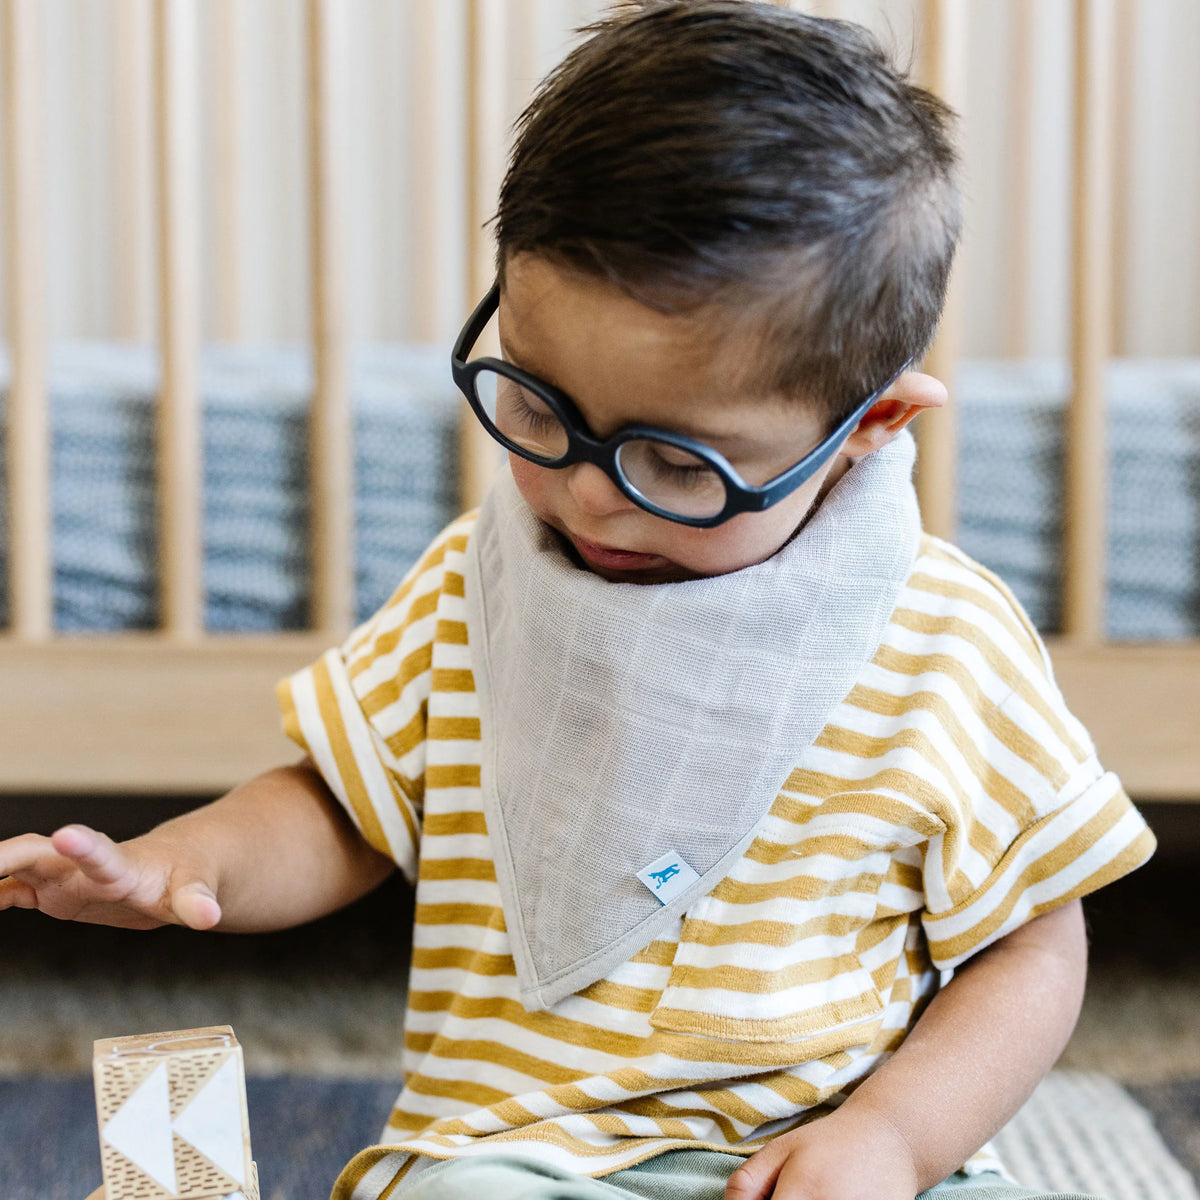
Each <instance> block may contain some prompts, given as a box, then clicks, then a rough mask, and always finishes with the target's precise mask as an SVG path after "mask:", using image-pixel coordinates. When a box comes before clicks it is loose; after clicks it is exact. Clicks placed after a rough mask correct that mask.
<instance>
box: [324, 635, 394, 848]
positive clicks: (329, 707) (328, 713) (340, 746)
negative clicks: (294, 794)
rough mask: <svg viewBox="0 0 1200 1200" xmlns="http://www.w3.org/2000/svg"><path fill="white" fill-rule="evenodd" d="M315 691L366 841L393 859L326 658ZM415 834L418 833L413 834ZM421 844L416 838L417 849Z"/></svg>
mask: <svg viewBox="0 0 1200 1200" xmlns="http://www.w3.org/2000/svg"><path fill="white" fill-rule="evenodd" d="M312 679H313V687H314V690H315V691H316V695H317V708H318V711H319V712H320V716H321V725H322V726H323V728H324V729H325V732H326V734H327V735H328V737H329V748H330V750H331V752H332V753H333V759H334V763H335V764H336V766H337V773H338V778H339V779H340V780H341V781H342V789H343V791H344V792H345V794H346V799H347V800H348V801H349V803H350V806H351V807H352V808H353V809H354V815H355V816H356V817H357V818H358V822H359V826H360V827H361V829H362V832H363V837H365V838H366V839H367V841H368V842H369V843H370V844H371V845H372V846H374V847H375V849H376V850H378V851H379V852H380V853H381V854H386V855H387V856H388V857H389V858H390V857H391V854H392V848H391V846H390V845H389V844H388V840H387V835H386V834H385V833H384V831H383V825H382V823H381V822H380V820H379V817H378V816H377V815H376V812H375V807H374V805H373V804H372V803H371V797H370V795H369V794H368V792H367V787H366V784H365V783H364V782H363V778H362V775H361V774H360V773H359V769H358V763H357V762H356V761H355V758H354V751H353V750H352V749H351V746H350V741H349V738H348V737H347V736H346V727H345V724H344V723H343V721H342V713H341V708H340V706H339V705H338V700H337V694H336V693H335V691H334V688H333V680H332V678H331V677H330V674H329V664H328V662H327V661H326V660H325V659H324V658H320V659H318V660H317V661H316V662H315V663H314V664H313V666H312ZM413 832H414V833H415V831H413ZM416 844H417V842H416V839H415V837H414V841H413V845H414V846H415V845H416Z"/></svg>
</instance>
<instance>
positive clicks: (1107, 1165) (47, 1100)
mask: <svg viewBox="0 0 1200 1200" xmlns="http://www.w3.org/2000/svg"><path fill="white" fill-rule="evenodd" d="M1189 1087H1190V1095H1191V1097H1192V1099H1193V1101H1197V1100H1200V1080H1198V1081H1194V1082H1193V1083H1192V1084H1190V1085H1189ZM395 1090H396V1085H395V1083H393V1082H388V1081H384V1080H331V1079H322V1078H317V1077H313V1076H296V1075H292V1076H280V1077H277V1078H269V1079H264V1078H256V1077H253V1076H251V1077H250V1079H249V1080H248V1083H247V1091H248V1100H249V1109H250V1134H251V1142H252V1146H253V1153H254V1157H255V1159H256V1161H257V1163H258V1171H259V1179H260V1181H261V1185H262V1200H327V1197H328V1195H329V1188H330V1185H331V1184H332V1182H333V1180H334V1178H335V1177H336V1176H337V1173H338V1171H339V1170H340V1169H341V1167H342V1165H343V1164H344V1163H345V1162H346V1161H347V1159H348V1158H349V1157H350V1156H351V1155H352V1154H353V1153H354V1152H355V1151H356V1150H358V1149H359V1148H360V1147H361V1146H363V1145H364V1144H366V1143H367V1142H369V1141H371V1140H373V1138H374V1134H375V1131H376V1130H378V1129H379V1127H380V1126H381V1125H382V1123H383V1120H384V1118H385V1116H386V1114H387V1111H388V1107H389V1106H390V1104H391V1101H392V1098H393V1096H394V1094H395ZM1197 1116H1200V1114H1197V1113H1195V1112H1193V1113H1192V1124H1195V1121H1196V1118H1197ZM997 1142H998V1144H999V1147H1000V1150H1001V1153H1002V1154H1003V1155H1004V1157H1005V1160H1006V1162H1007V1163H1008V1166H1009V1168H1010V1169H1011V1170H1012V1172H1013V1173H1014V1174H1015V1175H1016V1176H1017V1178H1018V1179H1020V1180H1021V1182H1023V1183H1026V1184H1028V1185H1030V1186H1034V1187H1041V1188H1046V1189H1051V1188H1057V1189H1060V1190H1070V1191H1086V1192H1090V1193H1093V1194H1095V1195H1097V1196H1102V1197H1105V1198H1106V1200H1200V1193H1198V1192H1197V1190H1196V1183H1195V1180H1194V1179H1193V1177H1192V1176H1191V1175H1190V1174H1189V1173H1188V1171H1187V1170H1186V1169H1185V1167H1184V1166H1183V1165H1182V1164H1181V1163H1180V1162H1179V1161H1178V1160H1177V1159H1176V1158H1175V1157H1174V1156H1173V1155H1172V1149H1175V1150H1176V1152H1177V1153H1178V1152H1179V1150H1180V1149H1181V1148H1180V1147H1170V1146H1169V1145H1168V1144H1167V1142H1166V1141H1164V1139H1163V1137H1162V1136H1161V1135H1160V1133H1159V1132H1158V1129H1157V1128H1156V1125H1155V1120H1154V1118H1153V1117H1152V1115H1151V1113H1150V1112H1149V1111H1148V1110H1147V1109H1146V1108H1144V1107H1142V1106H1141V1105H1140V1104H1138V1103H1137V1101H1136V1100H1134V1098H1133V1097H1132V1096H1131V1095H1130V1094H1129V1092H1127V1091H1126V1090H1125V1089H1123V1088H1122V1087H1120V1086H1119V1085H1118V1084H1116V1083H1114V1082H1113V1081H1112V1080H1110V1079H1107V1078H1106V1077H1104V1076H1101V1075H1095V1074H1092V1073H1088V1072H1073V1071H1057V1072H1054V1073H1053V1074H1051V1075H1050V1077H1049V1078H1048V1079H1047V1080H1046V1081H1045V1082H1044V1083H1043V1084H1042V1085H1041V1087H1039V1088H1038V1090H1037V1092H1035V1093H1034V1095H1033V1097H1032V1098H1031V1099H1030V1101H1029V1103H1028V1104H1027V1105H1026V1106H1025V1108H1024V1109H1022V1111H1021V1112H1020V1113H1019V1114H1018V1115H1017V1117H1016V1118H1015V1119H1014V1120H1013V1122H1012V1123H1011V1124H1010V1125H1009V1127H1008V1128H1007V1129H1006V1130H1005V1131H1004V1132H1003V1133H1002V1134H1001V1135H1000V1137H999V1138H998V1139H997ZM0 1180H3V1193H2V1194H3V1196H4V1200H83V1198H84V1197H85V1196H87V1195H88V1194H89V1193H90V1192H91V1190H92V1188H93V1187H95V1186H96V1185H97V1184H98V1183H99V1181H100V1154H99V1150H98V1143H97V1136H96V1116H95V1105H94V1100H93V1094H92V1084H91V1079H90V1078H89V1077H87V1076H68V1077H39V1076H24V1077H17V1078H13V1079H7V1080H0Z"/></svg>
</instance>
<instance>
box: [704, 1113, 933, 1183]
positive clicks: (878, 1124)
mask: <svg viewBox="0 0 1200 1200" xmlns="http://www.w3.org/2000/svg"><path fill="white" fill-rule="evenodd" d="M918 1190H919V1189H918V1187H917V1170H916V1166H915V1164H914V1163H913V1158H912V1151H911V1150H910V1148H909V1146H908V1143H907V1142H906V1141H905V1140H904V1138H903V1137H902V1136H901V1135H900V1132H899V1130H897V1129H896V1128H895V1126H894V1125H892V1124H891V1122H890V1121H888V1120H887V1119H886V1117H883V1116H882V1115H880V1114H877V1113H874V1112H872V1111H870V1110H865V1109H864V1110H860V1111H855V1108H854V1105H853V1104H851V1103H847V1104H845V1105H843V1107H841V1108H839V1109H835V1110H834V1111H833V1112H831V1113H830V1114H829V1115H828V1116H825V1117H819V1118H818V1119H817V1120H815V1121H813V1122H812V1123H811V1124H808V1125H803V1126H801V1127H800V1128H799V1129H793V1130H792V1131H791V1133H785V1134H783V1135H782V1136H781V1137H777V1138H776V1139H775V1140H774V1141H773V1142H770V1143H769V1144H768V1145H766V1146H764V1147H763V1149H761V1150H760V1151H759V1152H758V1153H757V1154H755V1155H754V1156H753V1157H751V1158H749V1159H747V1161H746V1162H745V1164H744V1165H743V1166H741V1167H739V1168H738V1169H737V1170H736V1171H735V1172H734V1173H733V1174H732V1175H731V1176H730V1178H729V1184H728V1186H727V1187H726V1189H725V1200H767V1198H768V1197H770V1198H772V1200H913V1197H915V1196H916V1194H917V1192H918Z"/></svg>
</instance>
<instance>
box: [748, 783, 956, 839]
mask: <svg viewBox="0 0 1200 1200" xmlns="http://www.w3.org/2000/svg"><path fill="white" fill-rule="evenodd" d="M785 786H786V788H787V791H789V792H795V793H797V794H799V795H807V796H811V797H813V798H814V799H815V800H816V801H817V804H816V805H814V804H811V803H807V802H805V801H802V800H798V799H796V797H795V796H789V795H787V794H786V793H780V795H778V796H777V797H776V798H775V802H774V803H773V804H772V805H771V816H772V817H777V818H779V819H780V820H784V821H788V822H789V823H791V824H793V825H798V826H804V825H805V824H807V822H808V821H810V820H811V819H812V816H813V814H814V811H815V808H816V807H817V806H819V807H820V810H821V817H822V819H825V820H830V819H832V818H833V817H836V816H841V815H845V816H847V817H854V818H857V817H858V816H859V815H860V814H861V812H862V807H863V802H864V797H866V796H867V795H868V794H869V796H870V801H869V809H868V811H869V812H870V814H871V816H872V817H873V818H874V819H875V820H877V821H880V822H882V823H883V824H886V825H891V826H893V827H894V828H896V829H900V830H904V829H911V830H912V831H913V833H914V834H916V835H918V839H924V838H931V837H937V835H938V834H939V833H941V832H942V831H943V829H944V828H945V824H944V822H943V821H942V820H940V819H939V817H938V816H935V815H934V814H935V813H940V812H941V811H942V810H943V808H944V805H943V804H941V803H939V799H938V798H939V797H940V796H941V793H940V792H938V791H937V790H936V789H935V788H932V787H931V786H930V785H929V784H928V783H926V782H925V780H924V779H922V778H921V777H920V776H919V775H913V774H912V773H911V772H909V771H904V770H901V769H899V768H897V767H885V768H884V769H883V770H881V771H876V772H874V773H873V774H871V775H868V776H866V777H865V778H862V779H851V778H849V777H846V776H841V775H831V774H829V773H827V772H823V771H811V770H807V769H804V768H801V767H797V768H796V769H795V770H794V771H792V773H791V774H790V775H789V776H788V778H787V783H786V785H785ZM885 792H896V793H898V794H899V795H900V796H905V797H907V798H908V803H906V802H905V801H904V800H900V799H897V798H896V796H888V795H885V794H883V793H885ZM801 837H803V833H802V832H800V833H798V834H797V840H799V839H800V838H801Z"/></svg>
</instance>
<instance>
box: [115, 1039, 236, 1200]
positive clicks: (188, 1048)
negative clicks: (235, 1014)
mask: <svg viewBox="0 0 1200 1200" xmlns="http://www.w3.org/2000/svg"><path fill="white" fill-rule="evenodd" d="M92 1067H93V1074H94V1077H95V1084H96V1113H97V1117H98V1120H99V1125H100V1164H101V1169H102V1171H103V1174H104V1195H105V1198H106V1200H258V1186H257V1179H256V1177H255V1176H256V1173H255V1170H254V1164H253V1162H252V1161H251V1158H250V1131H249V1126H248V1122H247V1112H246V1079H245V1069H244V1066H243V1062H242V1048H241V1046H240V1045H239V1043H238V1040H237V1038H236V1037H235V1035H234V1032H233V1030H232V1029H231V1028H230V1027H229V1026H228V1025H218V1026H210V1027H208V1028H204V1029H181V1030H175V1031H172V1032H169V1033H149V1034H139V1035H136V1036H133V1037H118V1038H103V1039H101V1040H99V1041H97V1042H96V1043H95V1046H94V1050H93V1058H92Z"/></svg>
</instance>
